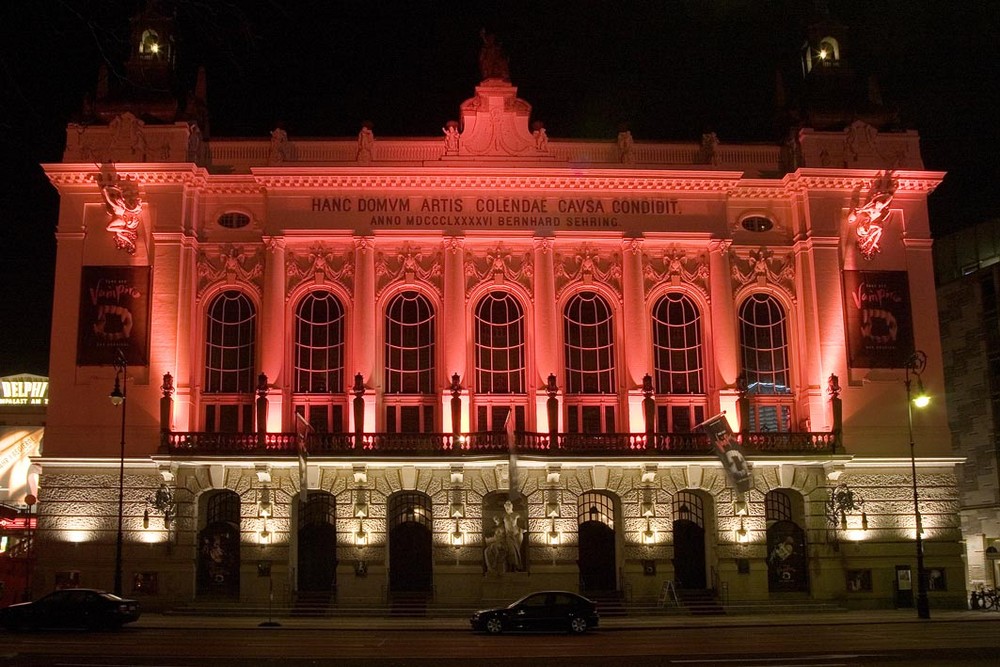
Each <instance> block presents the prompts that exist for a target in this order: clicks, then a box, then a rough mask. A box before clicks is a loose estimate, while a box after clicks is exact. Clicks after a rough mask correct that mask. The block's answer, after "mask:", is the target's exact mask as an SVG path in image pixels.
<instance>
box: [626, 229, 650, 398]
mask: <svg viewBox="0 0 1000 667" xmlns="http://www.w3.org/2000/svg"><path fill="white" fill-rule="evenodd" d="M622 296H623V298H624V309H623V312H624V317H625V321H624V322H623V324H624V326H623V329H624V331H625V340H624V343H625V368H626V369H627V371H628V376H627V377H626V383H627V385H628V389H629V390H630V391H631V390H632V389H633V388H635V387H638V386H640V385H641V384H642V377H643V375H645V374H646V373H647V372H648V371H649V368H648V365H649V361H648V355H649V320H648V318H647V317H646V298H645V293H644V290H643V284H642V239H640V238H630V239H624V240H623V241H622Z"/></svg>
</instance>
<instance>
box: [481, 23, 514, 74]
mask: <svg viewBox="0 0 1000 667" xmlns="http://www.w3.org/2000/svg"><path fill="white" fill-rule="evenodd" d="M479 36H480V37H481V38H482V40H483V46H482V47H481V48H480V49H479V72H480V73H481V74H482V76H483V81H486V80H487V79H500V80H501V81H510V64H509V63H508V62H507V55H506V54H505V53H504V52H503V48H502V47H501V46H500V44H499V43H498V42H497V38H496V35H494V34H491V33H488V32H486V29H485V28H483V29H482V30H480V31H479Z"/></svg>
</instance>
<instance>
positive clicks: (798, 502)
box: [764, 489, 809, 593]
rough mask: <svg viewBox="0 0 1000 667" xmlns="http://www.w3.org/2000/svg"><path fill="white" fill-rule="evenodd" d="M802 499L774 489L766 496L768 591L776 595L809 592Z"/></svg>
mask: <svg viewBox="0 0 1000 667" xmlns="http://www.w3.org/2000/svg"><path fill="white" fill-rule="evenodd" d="M803 514H804V508H803V502H802V496H801V495H799V494H797V493H795V492H792V491H786V490H784V489H773V490H771V491H769V492H768V493H767V495H766V496H764V515H765V518H766V520H767V588H768V590H769V591H770V592H772V593H779V592H787V591H808V590H809V567H808V562H809V561H808V559H807V555H808V554H807V553H806V531H805V530H803V529H802V526H801V525H800V524H799V523H798V522H797V521H796V520H799V521H801V519H802V518H803Z"/></svg>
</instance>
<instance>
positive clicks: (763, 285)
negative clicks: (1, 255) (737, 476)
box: [36, 78, 965, 608]
mask: <svg viewBox="0 0 1000 667" xmlns="http://www.w3.org/2000/svg"><path fill="white" fill-rule="evenodd" d="M530 120H531V116H530V106H529V104H528V103H527V102H525V101H523V100H521V99H519V98H518V97H517V90H516V88H515V87H514V86H512V85H511V84H510V82H508V81H506V80H502V79H497V78H488V79H485V80H484V81H483V82H482V83H481V84H480V85H479V86H477V87H476V88H475V91H474V94H473V96H472V97H471V98H470V99H468V100H467V101H466V102H464V103H463V104H462V105H461V109H460V121H458V122H454V123H450V124H447V125H446V126H445V132H444V133H443V134H442V135H441V136H438V137H430V138H408V139H392V138H385V137H381V136H379V137H375V136H374V135H373V134H372V133H371V128H367V127H366V128H362V131H361V132H360V133H359V135H358V137H357V138H356V139H355V138H351V139H349V140H345V139H341V140H333V139H331V140H308V141H299V140H296V139H295V138H291V137H288V136H287V135H285V134H284V132H283V131H281V130H276V131H275V132H274V133H272V135H271V137H270V138H269V139H261V140H226V139H219V138H212V139H211V140H199V137H198V136H197V129H196V128H197V126H196V125H195V124H193V123H191V122H186V121H182V122H174V123H163V124H153V123H146V122H144V121H142V120H140V119H139V118H137V117H136V116H132V115H130V114H128V113H126V112H122V113H120V114H118V115H116V116H114V118H113V120H112V121H111V123H110V124H106V125H91V126H87V127H84V126H75V125H71V126H70V128H69V132H68V144H67V148H66V154H65V158H64V161H63V162H62V163H59V164H48V165H45V170H46V172H47V174H48V176H49V178H50V179H51V181H52V183H53V184H54V186H55V187H56V188H57V189H58V191H59V193H60V196H61V202H62V204H61V211H60V216H59V223H58V231H57V237H58V258H57V267H56V281H57V286H58V287H57V290H56V294H55V303H54V323H53V341H52V350H53V351H52V357H51V367H50V382H51V395H52V398H53V402H52V404H51V405H50V406H49V411H48V425H47V429H46V434H45V449H44V456H42V457H40V458H39V459H37V461H36V462H37V463H38V464H39V465H40V468H41V477H40V484H39V486H40V491H39V507H38V511H39V522H38V543H37V549H38V569H37V571H36V582H37V583H38V585H39V586H41V587H43V588H44V587H51V586H52V585H58V584H59V583H60V582H67V581H72V582H79V583H81V584H83V585H88V586H90V585H92V586H98V587H103V588H111V587H112V581H113V579H114V574H115V573H114V570H115V563H116V559H115V547H116V537H117V534H118V530H119V529H118V521H119V481H120V479H119V473H120V470H121V471H123V476H122V478H121V482H122V489H123V497H122V505H121V510H122V511H121V517H120V518H121V522H122V523H121V526H122V527H121V533H122V537H123V554H122V563H123V565H122V569H123V577H124V591H123V592H124V593H126V594H130V595H131V594H141V595H143V596H145V597H144V598H143V599H144V604H146V605H148V606H149V607H151V608H156V607H168V606H171V605H177V604H180V603H185V602H189V601H191V600H202V599H205V600H218V599H229V600H238V601H242V602H245V603H255V602H260V601H263V600H266V597H267V594H268V589H269V586H273V590H274V595H275V600H276V601H277V602H279V603H280V604H290V603H292V602H293V601H294V600H296V599H304V598H306V597H309V598H310V599H316V598H321V599H322V598H328V599H329V600H330V601H332V602H333V603H364V602H375V603H382V602H384V601H386V600H387V599H391V598H392V597H393V596H395V595H397V594H414V593H417V594H423V595H425V596H428V597H430V598H432V599H433V600H434V602H436V603H442V604H464V603H472V602H478V601H482V600H495V599H507V598H511V597H512V596H515V595H517V594H519V593H522V592H527V591H528V590H533V589H538V588H561V589H570V590H580V591H582V592H584V593H588V594H593V595H596V596H605V595H617V596H620V597H622V598H624V599H626V600H630V601H636V602H638V601H656V600H658V599H660V596H661V593H662V592H663V591H665V590H667V588H666V586H665V584H666V582H674V584H675V587H676V588H679V589H695V590H710V591H713V592H714V593H715V594H716V596H717V597H718V598H719V599H720V600H721V601H722V602H724V603H728V604H737V603H741V602H759V601H764V600H776V599H813V600H820V601H838V602H840V603H843V604H848V605H851V606H857V607H865V606H868V607H874V606H891V605H893V604H894V603H896V602H897V601H899V598H900V595H903V596H904V597H905V593H906V590H907V587H906V586H907V584H908V583H909V580H907V579H906V578H905V577H906V575H908V574H909V570H910V569H913V570H915V563H914V538H915V526H916V517H915V513H914V503H913V495H912V488H911V481H912V478H911V475H910V470H911V460H910V449H909V443H910V436H909V432H908V419H907V414H908V413H907V398H906V396H907V395H906V390H905V388H904V379H905V373H904V370H903V367H904V365H905V364H906V360H907V359H908V358H909V355H910V354H911V353H912V351H913V350H922V351H924V352H925V353H926V355H927V360H928V363H927V365H926V369H925V370H923V372H922V374H921V375H920V380H921V382H922V384H923V385H924V386H926V387H927V388H928V389H929V390H930V391H931V392H932V393H933V392H936V393H937V394H938V398H939V399H940V400H935V401H934V402H933V403H932V404H931V406H930V407H929V408H927V409H926V410H921V411H915V412H914V415H913V423H914V438H915V440H916V453H917V458H916V470H917V472H918V482H919V491H920V512H921V521H922V527H923V531H924V533H923V536H924V546H925V553H926V558H925V560H926V568H927V569H928V572H929V573H930V574H931V575H933V577H934V578H933V581H932V582H931V586H930V599H931V605H932V606H936V605H942V606H943V605H956V604H961V603H962V602H963V601H964V598H965V591H964V574H963V565H962V547H961V535H960V526H959V522H958V517H957V503H958V495H957V488H956V481H955V465H956V463H957V461H956V459H953V458H951V457H950V436H949V433H948V427H947V421H946V413H945V409H944V400H943V395H941V394H942V392H943V386H944V385H943V379H942V369H941V363H940V361H941V345H940V340H939V338H938V333H937V332H938V325H937V308H936V303H935V297H934V278H933V269H932V260H931V240H930V233H929V228H928V217H927V203H926V201H927V196H928V194H929V193H930V192H931V191H932V190H933V189H934V188H935V187H936V186H937V184H938V183H939V182H940V181H941V179H942V177H943V174H941V173H937V172H929V171H926V170H924V169H923V165H922V162H921V159H920V153H919V145H918V138H917V136H916V134H915V133H912V132H906V133H884V132H878V131H876V130H875V129H874V128H873V127H871V126H870V125H866V124H864V123H860V124H855V125H853V126H851V127H850V128H848V130H846V131H836V132H832V131H830V132H824V131H814V130H809V129H804V130H802V131H800V132H799V133H798V135H797V137H796V142H795V145H794V147H791V148H790V147H789V146H778V145H735V144H728V143H721V144H720V143H718V142H717V141H715V140H714V138H712V137H706V138H705V141H703V142H701V143H700V144H694V143H691V144H684V143H651V142H642V141H638V140H636V141H633V140H632V138H631V136H630V135H628V134H627V133H623V134H622V135H621V136H619V137H618V140H617V141H607V142H600V141H573V140H567V139H559V138H555V137H547V136H546V135H545V132H544V129H543V128H541V127H540V126H538V125H536V126H534V128H532V126H531V125H530V124H529V123H530ZM887 163H888V166H891V167H892V170H891V171H890V170H886V167H887ZM119 386H121V388H122V389H123V391H122V393H123V394H124V395H125V400H124V403H123V406H120V407H119V408H117V409H116V408H114V407H113V406H112V405H111V403H110V402H109V401H108V392H109V391H111V390H112V388H113V387H116V388H117V387H119ZM122 410H124V416H123V413H122ZM723 412H724V413H725V417H726V419H727V420H728V422H729V423H730V424H731V425H732V428H733V430H734V431H736V432H737V434H736V436H735V443H736V444H737V445H738V451H740V452H742V455H743V456H744V457H745V459H746V461H747V462H748V464H749V473H750V477H749V488H748V490H746V491H741V490H739V488H738V487H736V486H735V485H734V481H733V478H732V476H731V475H729V474H727V471H726V468H725V467H724V466H723V460H724V457H723V458H720V456H718V455H717V454H716V453H715V451H714V450H713V445H712V444H711V443H710V442H709V439H708V437H707V436H706V435H705V434H704V433H700V432H692V429H693V427H694V426H696V425H697V424H699V423H700V422H702V421H704V420H706V419H709V418H711V417H713V416H714V415H717V414H719V413H723ZM122 451H123V452H124V459H123V463H122V460H120V458H119V456H120V452H122ZM120 466H122V468H120ZM507 503H509V504H507ZM904 570H906V575H904V573H903V571H904ZM259 575H267V576H259ZM900 589H902V590H900Z"/></svg>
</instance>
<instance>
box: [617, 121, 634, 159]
mask: <svg viewBox="0 0 1000 667" xmlns="http://www.w3.org/2000/svg"><path fill="white" fill-rule="evenodd" d="M632 146H633V141H632V132H630V131H629V130H627V129H624V128H623V129H622V130H621V132H619V133H618V161H619V162H621V163H622V164H628V163H630V162H634V161H635V160H634V158H633V156H632Z"/></svg>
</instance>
